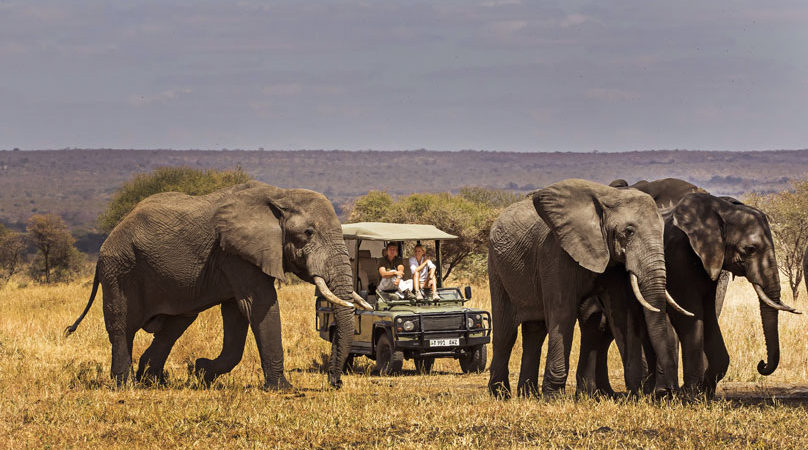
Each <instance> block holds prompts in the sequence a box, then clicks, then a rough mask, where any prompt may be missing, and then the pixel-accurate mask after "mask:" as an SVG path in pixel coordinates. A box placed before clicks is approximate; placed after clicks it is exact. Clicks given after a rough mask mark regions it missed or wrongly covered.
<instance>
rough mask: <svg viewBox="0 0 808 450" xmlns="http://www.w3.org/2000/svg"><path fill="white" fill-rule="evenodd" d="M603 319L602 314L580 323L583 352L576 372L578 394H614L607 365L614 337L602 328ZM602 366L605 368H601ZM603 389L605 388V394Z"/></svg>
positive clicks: (584, 319)
mask: <svg viewBox="0 0 808 450" xmlns="http://www.w3.org/2000/svg"><path fill="white" fill-rule="evenodd" d="M602 318H603V313H602V312H601V313H596V314H591V315H589V316H588V317H586V318H581V319H580V320H579V322H578V323H579V325H580V328H581V351H580V355H579V356H578V368H577V370H576V371H575V381H576V384H577V386H576V388H575V392H576V394H585V395H592V394H595V393H603V394H606V395H613V394H614V391H613V390H612V388H611V384H610V383H609V368H608V365H607V363H606V361H607V360H606V357H607V356H608V351H609V345H611V343H612V339H613V337H612V333H611V331H610V330H609V329H608V328H602V327H601V319H602ZM604 348H605V350H604ZM601 364H602V365H603V366H604V367H600V366H601ZM604 373H605V377H604ZM604 378H605V380H604ZM601 388H604V390H603V392H601Z"/></svg>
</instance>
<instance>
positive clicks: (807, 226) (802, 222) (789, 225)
mask: <svg viewBox="0 0 808 450" xmlns="http://www.w3.org/2000/svg"><path fill="white" fill-rule="evenodd" d="M744 201H745V202H746V203H747V204H749V205H751V206H754V207H756V208H758V209H760V210H761V211H763V212H764V213H766V215H767V216H768V218H769V224H770V226H771V229H772V238H773V239H774V245H775V252H776V253H777V260H778V261H777V267H778V268H779V269H780V272H781V273H783V275H785V276H786V277H787V278H788V284H789V287H790V288H791V295H792V296H793V297H792V298H793V299H794V300H797V297H798V296H799V285H800V281H802V278H803V276H805V274H803V273H802V272H803V266H802V259H803V254H804V252H805V247H806V245H808V179H805V180H800V181H794V182H792V183H791V189H790V190H786V191H781V192H776V193H773V194H766V195H761V194H750V195H748V196H746V198H745V199H744Z"/></svg>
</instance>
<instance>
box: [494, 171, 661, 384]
mask: <svg viewBox="0 0 808 450" xmlns="http://www.w3.org/2000/svg"><path fill="white" fill-rule="evenodd" d="M662 232H663V230H662V219H661V217H660V215H659V212H658V211H657V208H656V205H655V204H654V202H653V199H651V198H650V197H649V196H648V195H646V194H644V193H641V192H638V191H632V190H618V189H615V188H611V187H608V186H604V185H601V184H598V183H593V182H589V181H584V180H565V181H562V182H559V183H556V184H553V185H551V186H549V187H547V188H544V189H541V190H538V191H536V192H535V193H533V194H532V198H530V199H527V200H523V201H521V202H518V203H515V204H513V205H511V206H510V207H508V208H507V209H506V210H505V211H503V212H502V214H500V216H499V217H498V218H497V220H496V221H495V222H494V224H493V226H492V228H491V233H490V236H489V255H488V270H489V283H490V290H491V306H492V322H493V324H492V326H493V334H494V335H493V359H492V361H491V367H490V378H489V383H488V388H489V390H490V392H491V393H492V394H494V395H496V396H499V397H505V398H507V397H509V396H510V395H511V389H510V382H509V379H508V378H509V377H508V361H509V359H510V354H511V350H512V348H513V344H514V342H515V340H516V334H517V329H518V327H519V326H520V325H521V327H522V341H523V344H522V345H523V355H522V365H521V369H520V375H519V383H518V386H517V392H518V393H519V394H521V395H532V394H534V393H537V392H538V368H539V358H540V355H539V352H540V349H541V346H542V343H543V341H544V338H545V334H546V335H547V336H549V343H548V354H547V363H546V367H545V373H544V381H543V383H542V392H543V393H545V394H553V393H556V392H560V391H563V389H564V387H565V384H566V379H567V375H568V372H569V354H570V349H571V345H572V336H573V330H574V326H575V320H576V318H577V315H578V307H579V305H580V304H581V302H582V300H583V299H585V298H586V297H588V296H590V295H592V293H593V292H594V291H595V290H596V289H597V288H598V286H597V281H598V277H599V274H602V273H603V272H604V271H606V270H607V268H608V269H610V270H616V271H619V272H622V274H623V276H624V277H625V278H626V279H628V272H629V271H630V272H633V273H634V274H636V275H637V277H638V279H639V286H640V290H641V292H642V293H643V296H644V297H645V298H646V300H647V301H648V302H649V303H650V304H651V305H653V306H654V307H656V308H658V309H659V310H660V312H651V311H649V310H643V313H642V314H643V315H644V319H645V323H646V324H648V325H647V330H648V334H649V336H650V339H651V342H652V344H653V345H654V348H655V349H656V350H657V354H659V355H660V358H659V359H660V364H662V365H663V366H664V367H666V368H669V370H670V371H666V373H668V374H670V373H675V372H674V371H673V370H672V368H673V367H674V365H673V364H674V362H673V357H674V352H675V349H674V348H672V347H671V348H668V347H667V345H668V343H669V342H670V338H669V337H668V332H669V330H668V326H667V323H666V316H665V313H664V312H665V308H666V299H665V261H664V256H663V253H662ZM676 384H677V380H676V378H675V375H674V376H673V377H671V379H670V380H669V383H668V387H669V388H670V389H675V388H676Z"/></svg>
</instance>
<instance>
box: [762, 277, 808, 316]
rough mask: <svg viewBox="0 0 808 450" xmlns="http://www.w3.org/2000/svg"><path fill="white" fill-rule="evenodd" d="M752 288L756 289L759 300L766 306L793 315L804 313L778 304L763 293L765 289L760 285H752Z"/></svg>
mask: <svg viewBox="0 0 808 450" xmlns="http://www.w3.org/2000/svg"><path fill="white" fill-rule="evenodd" d="M752 286H753V287H754V288H755V292H756V293H757V295H758V298H759V299H760V301H761V302H763V303H765V304H766V305H768V306H770V307H772V308H774V309H776V310H778V311H786V312H790V313H792V314H802V311H798V310H796V309H794V308H792V307H790V306H788V305H784V304H783V303H777V302H775V301H773V300H772V299H770V298H769V296H768V295H766V293H765V292H763V288H762V287H761V286H760V285H759V284H755V283H752Z"/></svg>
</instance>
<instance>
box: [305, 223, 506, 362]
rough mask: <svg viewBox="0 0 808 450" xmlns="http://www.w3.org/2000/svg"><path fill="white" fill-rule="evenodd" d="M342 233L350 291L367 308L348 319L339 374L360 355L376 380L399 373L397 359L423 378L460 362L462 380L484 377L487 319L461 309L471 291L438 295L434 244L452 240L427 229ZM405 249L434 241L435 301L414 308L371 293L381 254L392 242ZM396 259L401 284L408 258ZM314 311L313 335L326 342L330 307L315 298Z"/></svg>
mask: <svg viewBox="0 0 808 450" xmlns="http://www.w3.org/2000/svg"><path fill="white" fill-rule="evenodd" d="M342 233H343V237H344V239H345V244H346V245H347V247H348V252H349V254H350V257H351V265H352V266H353V283H354V290H355V291H356V292H358V293H359V295H361V296H362V297H363V298H364V299H365V300H367V302H368V303H370V304H371V305H373V307H374V309H373V310H372V311H364V310H359V309H357V310H356V311H355V313H354V319H355V325H354V327H355V328H354V339H353V343H352V344H351V354H350V356H349V357H348V362H347V364H346V366H348V367H350V365H351V364H352V362H353V358H354V357H355V356H359V355H365V356H367V357H369V358H370V359H373V360H375V361H376V369H377V370H378V371H379V373H380V374H394V373H399V372H401V369H402V364H403V362H404V359H413V360H414V361H415V367H416V369H417V370H418V371H419V372H422V373H426V372H429V371H430V370H431V369H432V364H433V363H434V362H435V358H454V359H457V360H459V361H460V368H461V370H462V371H463V373H470V372H482V371H483V370H485V363H486V344H488V343H489V342H490V341H491V325H490V324H491V315H490V314H489V313H488V312H487V311H484V310H481V309H477V308H468V307H466V306H464V304H465V302H466V301H468V300H470V299H471V287H469V286H466V287H465V289H464V291H463V292H461V290H460V289H459V288H456V287H444V286H443V282H442V280H441V273H442V272H441V256H440V243H441V241H445V240H451V239H457V237H456V236H453V235H451V234H448V233H446V232H443V231H441V230H439V229H438V228H436V227H434V226H432V225H413V224H394V223H381V222H363V223H352V224H346V225H343V226H342ZM404 241H416V242H419V243H420V241H434V247H433V248H434V250H435V258H434V261H433V263H434V264H435V266H436V268H435V275H436V279H437V293H438V297H439V299H435V300H433V299H432V295H431V292H427V294H429V295H426V296H425V297H424V300H420V299H416V298H415V297H413V296H408V297H406V298H402V297H401V296H400V295H399V294H398V293H397V292H396V291H392V292H391V291H383V290H381V289H378V288H377V286H378V285H379V281H380V278H381V275H380V274H379V270H378V265H377V263H378V260H379V258H382V257H383V255H382V252H383V250H384V249H385V248H386V247H387V245H388V244H389V243H391V242H392V243H395V244H396V245H397V246H398V254H399V255H402V254H403V253H402V250H403V249H402V247H403V242H404ZM424 244H427V242H424ZM403 259H404V262H405V264H404V266H405V277H404V278H405V279H406V278H408V277H411V276H412V275H411V274H410V271H409V267H408V264H406V261H407V258H406V257H405V258H403ZM316 310H317V314H316V320H315V326H316V328H317V331H318V332H319V333H320V337H322V338H323V339H325V340H328V341H330V340H331V339H332V337H333V334H334V327H335V321H334V314H333V307H332V304H331V303H329V302H328V301H326V300H325V299H324V298H321V297H318V298H317V300H316Z"/></svg>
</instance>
